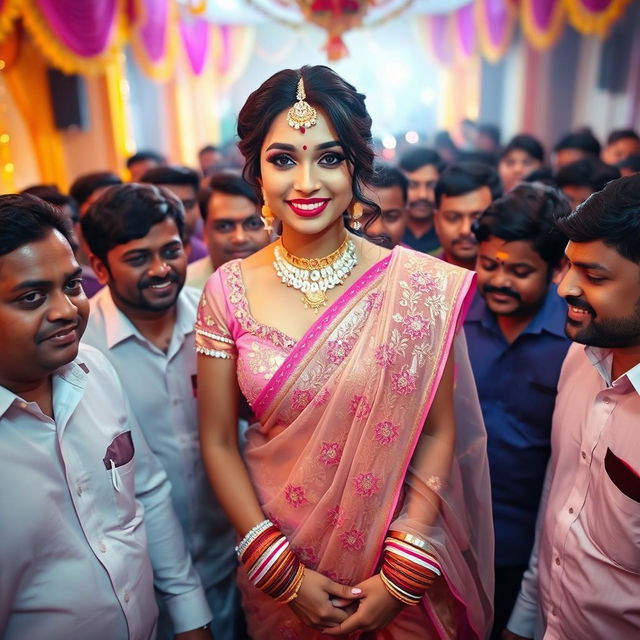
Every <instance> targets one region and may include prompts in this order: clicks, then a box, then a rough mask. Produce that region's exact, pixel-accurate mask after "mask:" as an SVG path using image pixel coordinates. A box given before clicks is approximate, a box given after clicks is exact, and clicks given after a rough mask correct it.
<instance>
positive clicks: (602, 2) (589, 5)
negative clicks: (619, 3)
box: [580, 0, 612, 13]
mask: <svg viewBox="0 0 640 640" xmlns="http://www.w3.org/2000/svg"><path fill="white" fill-rule="evenodd" d="M580 2H581V4H582V6H583V7H584V8H585V9H586V10H587V11H591V12H592V13H601V12H602V11H604V10H605V9H607V8H608V7H609V5H610V4H611V2H612V0H580Z"/></svg>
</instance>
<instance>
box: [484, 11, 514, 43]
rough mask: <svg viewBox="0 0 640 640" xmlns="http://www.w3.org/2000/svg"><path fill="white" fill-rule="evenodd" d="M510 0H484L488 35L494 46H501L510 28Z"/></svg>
mask: <svg viewBox="0 0 640 640" xmlns="http://www.w3.org/2000/svg"><path fill="white" fill-rule="evenodd" d="M508 2H509V0H483V2H482V11H484V14H485V24H486V25H487V36H488V37H489V41H490V43H491V45H492V46H494V47H499V46H500V45H501V44H502V43H503V42H504V39H505V36H506V34H507V30H508V28H509V10H508V6H507V3H508Z"/></svg>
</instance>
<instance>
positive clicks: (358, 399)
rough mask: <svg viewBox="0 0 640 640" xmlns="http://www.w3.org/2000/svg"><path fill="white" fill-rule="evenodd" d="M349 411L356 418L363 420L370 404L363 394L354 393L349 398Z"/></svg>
mask: <svg viewBox="0 0 640 640" xmlns="http://www.w3.org/2000/svg"><path fill="white" fill-rule="evenodd" d="M349 413H350V414H351V415H352V416H354V417H355V419H356V420H365V419H366V418H368V417H369V414H370V413H371V404H370V402H369V400H368V398H367V396H365V395H361V394H358V395H355V396H353V398H351V403H350V405H349Z"/></svg>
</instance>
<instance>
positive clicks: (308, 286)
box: [273, 236, 358, 313]
mask: <svg viewBox="0 0 640 640" xmlns="http://www.w3.org/2000/svg"><path fill="white" fill-rule="evenodd" d="M273 255H274V258H275V259H274V261H273V266H274V268H275V270H276V274H277V276H278V277H279V278H280V280H281V281H282V283H283V284H286V285H287V286H288V287H292V288H293V289H296V290H298V291H301V292H302V294H303V296H302V302H303V304H304V306H305V307H306V308H307V309H312V310H313V311H315V313H318V309H320V307H324V306H325V305H326V304H327V291H328V290H329V289H333V288H334V287H337V286H338V285H341V284H343V283H344V281H345V280H346V279H347V278H348V277H349V274H350V273H351V271H352V269H353V268H354V267H355V266H356V265H357V264H358V255H357V253H356V246H355V245H354V244H353V242H352V241H351V239H350V238H349V237H348V236H347V237H346V238H345V239H344V242H343V243H342V244H341V245H340V246H339V247H338V248H337V249H336V250H335V251H334V252H333V253H331V254H330V255H328V256H325V257H324V258H299V257H298V256H294V255H292V254H291V253H289V252H288V251H287V250H286V249H285V248H284V245H283V244H282V240H280V241H279V243H278V244H277V245H276V246H275V248H274V250H273Z"/></svg>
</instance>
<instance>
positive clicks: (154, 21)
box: [138, 0, 169, 64]
mask: <svg viewBox="0 0 640 640" xmlns="http://www.w3.org/2000/svg"><path fill="white" fill-rule="evenodd" d="M141 4H142V5H143V16H142V19H143V20H144V22H143V24H142V25H141V26H140V27H139V30H138V31H139V34H140V41H141V42H142V45H143V47H144V50H145V51H146V53H147V55H148V56H149V59H150V60H151V62H153V63H154V64H157V63H160V62H162V60H163V58H164V56H165V54H166V49H167V20H168V16H169V3H168V2H167V0H141Z"/></svg>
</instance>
